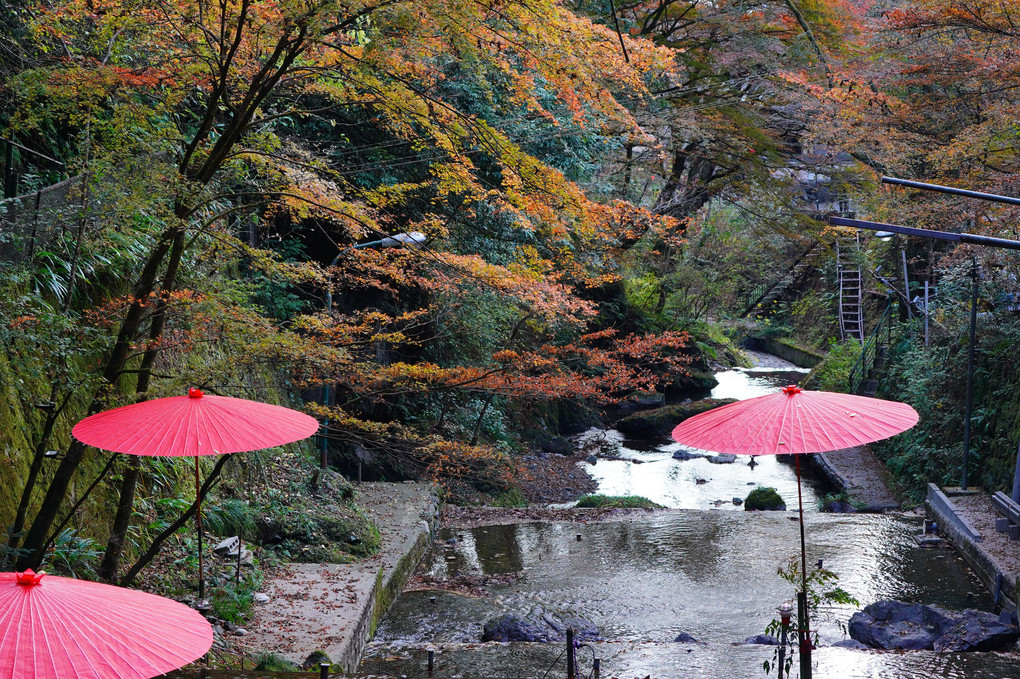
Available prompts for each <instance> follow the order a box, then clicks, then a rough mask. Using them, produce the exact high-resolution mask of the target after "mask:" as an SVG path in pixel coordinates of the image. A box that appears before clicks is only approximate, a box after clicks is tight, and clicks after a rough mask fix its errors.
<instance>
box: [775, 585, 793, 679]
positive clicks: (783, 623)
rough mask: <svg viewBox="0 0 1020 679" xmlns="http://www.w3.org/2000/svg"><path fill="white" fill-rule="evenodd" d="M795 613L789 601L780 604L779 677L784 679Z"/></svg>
mask: <svg viewBox="0 0 1020 679" xmlns="http://www.w3.org/2000/svg"><path fill="white" fill-rule="evenodd" d="M792 613H793V606H791V605H790V604H788V603H783V604H780V606H779V622H780V634H779V675H778V676H779V679H783V675H784V674H785V673H786V645H787V644H788V643H789V640H790V615H791V614H792Z"/></svg>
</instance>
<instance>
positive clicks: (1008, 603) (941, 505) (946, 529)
mask: <svg viewBox="0 0 1020 679" xmlns="http://www.w3.org/2000/svg"><path fill="white" fill-rule="evenodd" d="M925 508H926V509H927V513H928V517H929V518H930V519H931V520H933V521H935V522H936V523H937V524H938V527H939V534H940V535H941V537H942V538H943V539H945V540H946V541H947V542H949V543H950V544H952V545H953V547H955V548H956V551H958V552H959V553H960V555H961V556H963V559H964V561H966V562H967V564H968V565H969V566H970V568H971V570H973V571H974V573H975V574H976V575H977V576H978V578H980V579H981V582H982V583H984V585H985V587H987V588H988V591H989V592H990V593H991V594H992V596H993V597H995V596H996V595H998V600H997V601H996V603H997V605H999V606H1001V607H1002V608H1008V609H1015V608H1016V600H1017V599H1016V597H1017V588H1018V587H1017V581H1016V579H1015V577H1014V576H1013V575H1011V574H1010V573H1007V572H1006V571H1005V570H1004V569H1003V568H1002V567H1001V566H1000V565H999V563H998V562H997V561H996V560H995V557H993V556H992V555H991V554H990V553H989V552H988V551H987V550H986V549H985V548H984V547H983V545H982V544H981V534H980V533H979V532H978V531H977V530H975V529H974V527H973V526H971V525H970V524H969V523H968V522H967V520H966V519H964V518H963V517H962V516H960V515H959V513H958V512H957V511H956V508H955V507H954V505H953V503H952V501H951V500H950V499H949V497H947V496H946V494H945V493H943V492H942V491H941V490H939V488H938V486H936V485H935V484H934V483H929V484H928V497H927V499H926V500H925Z"/></svg>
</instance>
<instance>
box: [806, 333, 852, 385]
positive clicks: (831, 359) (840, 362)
mask: <svg viewBox="0 0 1020 679" xmlns="http://www.w3.org/2000/svg"><path fill="white" fill-rule="evenodd" d="M860 356H861V343H860V342H858V341H857V340H853V339H850V340H847V341H845V342H836V341H832V342H830V345H829V353H828V354H826V356H825V361H824V362H823V363H822V365H821V366H819V367H818V369H817V370H816V371H815V373H814V374H815V377H816V379H817V380H818V388H819V389H821V390H822V391H837V392H846V391H847V390H848V389H849V384H850V371H851V370H853V367H854V364H855V363H856V362H857V359H858V358H860Z"/></svg>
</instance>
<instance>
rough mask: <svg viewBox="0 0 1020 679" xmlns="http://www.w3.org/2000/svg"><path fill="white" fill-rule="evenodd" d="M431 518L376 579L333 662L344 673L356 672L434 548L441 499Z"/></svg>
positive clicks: (431, 509)
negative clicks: (381, 624) (384, 620)
mask: <svg viewBox="0 0 1020 679" xmlns="http://www.w3.org/2000/svg"><path fill="white" fill-rule="evenodd" d="M424 514H425V516H427V517H428V518H426V519H423V520H422V522H421V526H422V528H421V531H420V532H419V533H418V535H417V538H416V539H415V540H414V542H413V543H411V544H410V545H409V546H408V547H407V548H406V551H404V552H403V554H402V555H401V556H399V558H398V559H397V560H396V563H395V564H384V565H382V566H380V568H379V572H378V574H377V575H376V579H375V586H374V587H373V588H372V593H371V595H370V597H369V599H368V601H367V602H366V603H365V607H364V609H363V611H362V614H361V619H360V620H359V621H358V624H357V626H356V627H355V628H354V632H353V634H352V635H351V636H350V639H349V641H348V643H347V644H346V645H345V647H344V648H343V650H342V651H341V654H340V657H338V658H333V661H334V662H336V663H338V664H339V665H340V666H341V667H343V669H344V672H348V673H352V672H355V671H357V669H358V665H359V664H360V663H361V656H362V654H363V653H364V652H365V646H366V645H367V644H368V641H369V639H371V638H372V635H373V634H375V630H376V627H378V626H379V621H380V620H382V618H383V616H385V615H386V613H387V611H389V610H390V606H392V605H393V602H394V601H396V600H397V597H398V596H400V593H401V592H402V591H403V589H404V585H406V584H407V581H408V580H409V579H410V577H411V574H412V573H413V572H414V569H415V567H416V566H417V565H418V562H419V561H421V559H422V557H423V556H425V552H426V551H428V548H429V546H430V545H431V544H432V535H433V534H434V533H435V531H436V529H437V528H438V525H439V505H438V499H437V498H435V497H433V500H432V504H431V505H430V507H429V509H428V510H427V511H426V512H424Z"/></svg>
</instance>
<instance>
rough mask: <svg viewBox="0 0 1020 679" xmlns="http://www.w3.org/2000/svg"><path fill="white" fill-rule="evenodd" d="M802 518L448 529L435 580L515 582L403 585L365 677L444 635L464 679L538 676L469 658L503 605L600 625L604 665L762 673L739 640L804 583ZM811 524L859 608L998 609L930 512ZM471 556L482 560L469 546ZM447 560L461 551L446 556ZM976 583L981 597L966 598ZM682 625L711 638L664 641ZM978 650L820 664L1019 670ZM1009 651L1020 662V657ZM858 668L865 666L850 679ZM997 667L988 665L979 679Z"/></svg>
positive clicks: (651, 518)
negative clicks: (463, 591)
mask: <svg viewBox="0 0 1020 679" xmlns="http://www.w3.org/2000/svg"><path fill="white" fill-rule="evenodd" d="M791 516H792V515H788V514H784V513H755V514H749V513H735V512H710V511H683V512H659V513H650V514H648V515H644V516H640V517H638V518H631V519H628V520H623V521H611V522H601V523H592V524H565V523H562V524H546V523H534V524H518V525H512V526H488V527H484V528H475V529H471V530H468V529H463V530H456V531H444V532H443V534H442V535H441V537H442V538H443V540H446V539H449V538H455V542H454V546H453V547H452V548H451V546H450V545H448V544H446V543H445V542H443V543H441V546H440V547H439V548H438V549H436V550H434V552H433V553H432V554H431V555H430V556H429V557H428V567H429V568H430V569H431V570H432V572H433V574H435V575H439V574H444V575H446V576H448V577H454V576H457V575H478V574H485V573H490V574H491V573H502V572H506V569H507V568H511V567H512V568H515V569H517V570H516V572H517V573H518V575H519V576H520V577H519V579H517V580H516V581H514V582H509V583H502V584H494V585H491V586H490V595H489V596H488V597H485V598H477V597H467V596H462V595H459V594H452V593H445V592H434V591H423V592H406V593H404V594H403V595H402V596H401V597H400V599H398V601H397V602H396V603H395V604H394V607H393V609H392V610H391V612H390V613H389V615H387V617H386V618H385V619H384V621H383V622H382V624H381V625H380V627H379V630H378V632H377V636H376V641H375V642H373V644H372V645H371V646H370V650H369V655H368V657H367V658H366V661H365V666H364V668H363V670H364V671H375V670H378V668H380V667H384V666H392V669H391V670H390V671H392V672H393V673H394V674H403V673H408V668H407V667H404V666H403V665H401V664H400V663H402V662H408V663H413V662H415V661H414V659H413V658H412V657H411V656H412V655H413V654H408V653H404V652H403V651H400V650H399V649H401V648H403V649H404V651H408V649H412V648H417V647H421V646H422V645H424V644H440V645H441V648H443V649H445V650H444V652H445V653H446V656H447V657H446V659H445V660H444V662H451V663H454V664H455V665H456V667H457V670H456V672H454V673H461V674H463V675H464V676H471V672H472V671H473V670H470V669H469V668H470V667H476V666H478V667H484V668H485V669H484V672H483V673H481V674H475V676H489V677H502V676H526V674H525V673H524V672H523V671H522V672H521V673H516V674H515V671H517V668H519V667H521V666H520V665H513V666H508V665H505V664H504V663H507V662H517V661H518V660H520V658H519V657H518V656H517V655H515V653H517V652H516V651H513V652H511V651H510V650H508V649H507V648H506V646H505V645H499V644H485V645H479V646H477V647H476V648H474V649H473V650H472V651H470V652H469V651H468V650H467V649H466V648H464V647H460V646H458V644H469V643H472V642H477V641H478V640H479V639H480V637H481V630H482V625H483V624H484V622H485V621H486V620H488V619H490V618H491V617H494V616H495V615H497V614H498V613H501V612H507V611H509V612H515V613H521V614H524V613H527V612H528V611H529V610H530V609H531V608H532V607H533V606H536V605H538V606H542V607H543V608H544V609H546V610H549V611H556V610H563V611H572V612H577V613H580V614H582V615H585V616H587V617H589V618H591V619H592V620H593V621H594V622H595V623H596V624H597V625H598V626H599V629H600V630H601V631H602V634H603V636H604V638H605V640H606V643H604V644H598V645H596V646H597V648H598V649H599V650H598V652H599V653H600V654H602V655H601V657H602V658H604V659H605V660H604V664H603V669H604V670H605V671H607V672H619V673H623V672H626V674H627V676H645V675H646V674H651V675H652V676H657V677H666V676H678V675H677V674H676V668H677V665H676V663H677V662H683V663H684V665H683V669H684V672H683V673H682V676H690V677H719V676H729V677H741V676H746V677H752V676H762V675H761V663H762V661H763V660H764V659H766V658H767V657H771V651H770V650H769V649H762V648H760V647H744V646H733V645H732V644H733V643H739V642H741V641H743V640H744V639H745V638H747V637H749V636H752V635H754V634H758V633H760V632H762V631H763V630H764V628H765V626H766V625H767V624H768V622H769V621H770V620H771V619H772V618H773V617H774V615H775V608H776V606H777V605H778V604H779V603H781V602H782V601H784V600H787V599H789V598H791V597H792V596H793V589H792V586H791V585H789V584H788V583H786V582H785V581H784V580H782V579H781V578H779V577H778V576H777V574H776V569H777V567H778V566H779V565H781V564H782V563H784V562H785V561H786V560H787V559H789V557H791V556H794V555H795V554H797V552H798V548H797V547H798V542H797V540H798V537H797V536H798V533H797V527H796V523H795V522H794V521H791V520H790V518H791ZM807 523H808V531H807V535H808V555H809V560H810V561H812V562H813V561H816V560H817V559H823V560H824V562H825V565H826V567H827V568H830V569H832V570H834V571H836V572H837V573H838V574H839V576H840V585H841V586H842V587H844V588H845V589H847V590H848V591H849V592H850V593H851V594H853V595H854V596H856V597H857V598H858V599H860V600H861V602H862V605H864V604H867V603H870V602H872V601H875V600H877V599H881V598H896V599H901V600H904V601H912V602H923V603H934V604H938V605H942V606H946V607H948V608H967V607H977V608H985V609H990V606H991V602H990V601H989V600H988V597H987V596H985V595H984V594H983V591H984V590H983V588H982V587H981V586H980V584H979V583H978V582H977V581H976V580H975V579H974V577H973V576H972V575H971V573H970V571H969V570H968V569H967V568H966V566H965V564H964V563H963V562H962V561H961V560H960V559H959V558H958V557H957V556H956V554H955V552H953V551H951V550H950V549H948V548H936V549H926V548H920V547H918V546H917V544H916V542H915V540H914V539H913V537H914V536H915V535H918V534H920V532H921V519H920V518H918V517H913V516H902V515H863V514H862V515H828V514H820V513H816V514H812V515H810V516H809V517H807ZM472 550H473V551H474V554H473V555H471V554H468V552H470V551H472ZM497 550H499V551H497ZM451 553H455V554H457V555H461V556H458V557H457V558H454V559H450V558H448V556H450V555H451ZM509 554H514V556H513V557H512V558H511V557H508V556H507V555H509ZM968 592H978V593H980V594H979V595H976V596H975V597H973V598H968V596H967V593H968ZM852 612H853V611H852V610H851V609H850V608H846V607H839V608H833V609H830V610H827V611H826V612H825V615H823V616H821V617H820V618H819V619H818V620H817V621H816V625H817V628H818V630H819V633H820V634H821V638H822V643H823V645H828V644H831V643H833V642H835V641H838V640H840V639H841V638H842V632H841V630H840V626H839V624H840V623H841V622H843V623H845V622H846V620H847V619H848V618H849V616H850V614H851V613H852ZM680 632H686V633H688V634H691V635H692V636H694V637H695V638H697V639H699V640H700V641H702V642H705V644H704V645H697V646H693V647H692V646H684V645H680V644H673V643H668V642H671V640H672V639H673V638H675V637H676V635H677V634H679V633H680ZM451 644H452V646H448V645H451ZM511 646H534V647H540V646H542V645H540V644H530V645H528V644H523V645H511ZM559 650H561V649H553V648H551V647H544V648H526V649H523V650H521V651H520V653H521V654H524V655H526V656H529V657H530V656H532V655H536V654H537V657H535V658H533V659H532V660H529V661H528V662H533V663H537V664H538V665H533V666H532V667H539V666H540V667H539V669H540V670H541V669H544V667H545V666H546V665H541V662H540V660H541V659H542V658H544V657H545V655H544V654H549V657H548V658H547V659H546V661H545V662H550V661H551V660H552V658H554V657H555V654H556V653H557V652H558V651H559ZM688 651H690V652H688ZM402 653H403V655H401V654H402ZM473 655H477V656H479V657H477V658H472V657H470V656H473ZM405 656H406V657H405ZM982 657H983V658H984V659H983V660H977V661H974V660H971V659H970V658H963V657H960V658H957V657H955V656H952V657H947V656H936V655H935V654H933V653H920V654H872V653H867V652H852V651H845V650H842V649H834V648H823V649H822V650H821V651H820V652H819V653H818V655H817V657H816V660H817V662H818V664H819V668H820V670H822V673H820V674H819V675H817V676H837V670H838V672H839V675H838V676H840V677H841V679H842V678H843V677H858V676H859V677H871V676H876V677H877V676H882V677H894V678H896V679H908V678H912V677H921V676H925V677H927V676H940V677H942V676H948V677H953V676H960V677H963V676H967V677H971V676H973V677H982V676H997V677H1004V676H1016V673H1015V672H1014V673H1013V674H1001V673H1000V674H997V675H996V674H995V673H996V672H1001V671H1002V670H1001V669H996V668H1003V667H1006V665H1007V664H1008V663H1007V662H1006V661H1005V660H1002V659H1001V658H1002V656H998V655H995V654H982ZM386 658H390V659H389V660H386ZM393 658H398V659H399V658H403V659H402V660H394V659H393ZM455 658H456V660H454V659H455ZM1006 658H1007V659H1012V660H1013V661H1015V660H1016V656H1006ZM521 662H523V661H521ZM387 663H389V665H388V664H387ZM394 663H396V664H395V665H394ZM844 665H846V667H844ZM373 668H374V669H373ZM847 668H853V671H854V672H857V673H856V674H847V673H845V672H844V670H845V669H847ZM986 671H987V672H990V674H983V673H984V672H986ZM924 672H935V674H924ZM827 673H828V674H827ZM538 674H539V675H540V674H541V671H539V672H538ZM440 676H451V674H446V673H445V672H444V673H443V674H442V675H440ZM604 676H613V675H612V674H604Z"/></svg>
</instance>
